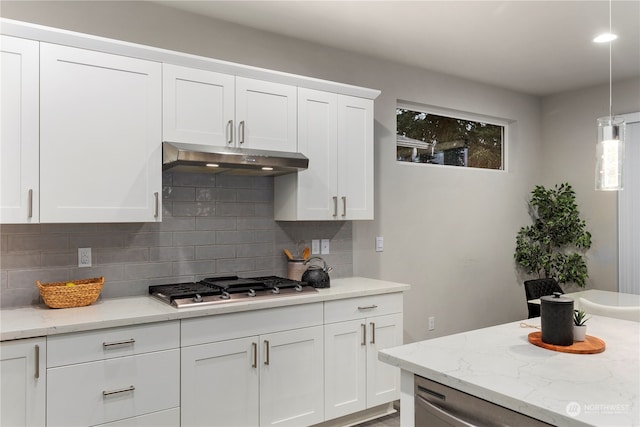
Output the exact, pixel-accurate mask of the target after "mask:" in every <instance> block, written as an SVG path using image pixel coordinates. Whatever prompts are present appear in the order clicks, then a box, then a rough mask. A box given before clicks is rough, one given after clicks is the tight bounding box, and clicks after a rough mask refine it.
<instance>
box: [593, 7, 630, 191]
mask: <svg viewBox="0 0 640 427" xmlns="http://www.w3.org/2000/svg"><path fill="white" fill-rule="evenodd" d="M616 38H617V36H615V35H613V34H612V33H611V0H609V34H606V35H601V36H598V37H596V38H595V39H594V42H597V43H598V42H600V43H602V42H609V115H608V116H607V117H600V118H599V119H598V143H597V145H596V190H601V191H617V190H622V188H623V186H622V164H623V161H624V130H625V126H624V119H623V118H622V117H615V116H614V115H613V113H612V104H613V102H612V97H613V95H612V92H613V91H612V73H611V68H612V66H611V43H612V42H613V40H615V39H616Z"/></svg>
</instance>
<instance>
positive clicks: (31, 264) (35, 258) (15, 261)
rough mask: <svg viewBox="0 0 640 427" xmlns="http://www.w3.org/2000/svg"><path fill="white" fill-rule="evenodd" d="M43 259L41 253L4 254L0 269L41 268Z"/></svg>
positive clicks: (0, 260)
mask: <svg viewBox="0 0 640 427" xmlns="http://www.w3.org/2000/svg"><path fill="white" fill-rule="evenodd" d="M41 258H42V257H41V255H40V252H25V253H11V254H3V255H2V258H1V259H0V267H1V268H3V269H27V268H39V267H40V266H41V265H42V263H41Z"/></svg>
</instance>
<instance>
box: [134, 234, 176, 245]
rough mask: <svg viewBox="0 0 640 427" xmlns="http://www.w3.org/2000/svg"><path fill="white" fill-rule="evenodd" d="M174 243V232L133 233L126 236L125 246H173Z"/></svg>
mask: <svg viewBox="0 0 640 427" xmlns="http://www.w3.org/2000/svg"><path fill="white" fill-rule="evenodd" d="M172 243H173V233H171V232H168V231H165V232H155V233H133V234H127V235H126V236H125V241H124V245H125V247H131V246H171V245H172Z"/></svg>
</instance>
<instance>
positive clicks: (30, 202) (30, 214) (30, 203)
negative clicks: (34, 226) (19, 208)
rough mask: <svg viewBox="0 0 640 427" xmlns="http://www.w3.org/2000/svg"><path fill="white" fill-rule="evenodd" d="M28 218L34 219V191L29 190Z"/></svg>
mask: <svg viewBox="0 0 640 427" xmlns="http://www.w3.org/2000/svg"><path fill="white" fill-rule="evenodd" d="M27 210H28V211H29V212H28V213H27V218H33V190H32V189H29V207H28V209H27Z"/></svg>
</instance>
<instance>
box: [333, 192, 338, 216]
mask: <svg viewBox="0 0 640 427" xmlns="http://www.w3.org/2000/svg"><path fill="white" fill-rule="evenodd" d="M337 216H338V196H333V217H334V218H336V217H337Z"/></svg>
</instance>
